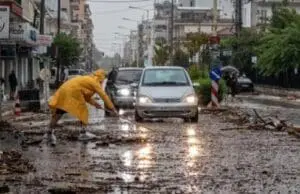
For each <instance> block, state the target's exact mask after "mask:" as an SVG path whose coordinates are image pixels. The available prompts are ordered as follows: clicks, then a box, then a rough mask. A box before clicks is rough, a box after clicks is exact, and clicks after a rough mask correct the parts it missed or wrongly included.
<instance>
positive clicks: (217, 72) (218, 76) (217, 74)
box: [209, 68, 222, 81]
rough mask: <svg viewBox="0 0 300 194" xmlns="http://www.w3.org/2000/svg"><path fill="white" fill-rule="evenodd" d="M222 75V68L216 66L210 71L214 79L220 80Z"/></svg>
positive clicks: (211, 77) (210, 75)
mask: <svg viewBox="0 0 300 194" xmlns="http://www.w3.org/2000/svg"><path fill="white" fill-rule="evenodd" d="M221 76H222V71H221V69H220V68H215V69H213V70H212V71H211V72H210V73H209V77H210V79H212V80H214V81H219V80H220V79H221Z"/></svg>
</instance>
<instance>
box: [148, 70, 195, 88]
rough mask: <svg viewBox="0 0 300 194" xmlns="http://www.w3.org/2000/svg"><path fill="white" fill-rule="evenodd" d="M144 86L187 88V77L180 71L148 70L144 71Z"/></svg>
mask: <svg viewBox="0 0 300 194" xmlns="http://www.w3.org/2000/svg"><path fill="white" fill-rule="evenodd" d="M142 84H143V85H144V86H189V85H190V83H189V81H188V78H187V75H186V73H185V71H184V70H182V69H149V70H146V71H145V74H144V78H143V83H142Z"/></svg>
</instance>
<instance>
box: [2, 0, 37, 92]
mask: <svg viewBox="0 0 300 194" xmlns="http://www.w3.org/2000/svg"><path fill="white" fill-rule="evenodd" d="M34 10H35V6H34V4H33V3H31V2H29V1H26V0H24V1H4V0H2V1H0V17H1V22H2V24H1V25H3V26H4V28H3V29H2V30H1V33H0V77H2V78H4V79H5V80H6V87H5V88H6V92H8V88H9V87H8V86H9V84H8V76H9V74H10V72H11V71H12V70H14V71H15V72H16V76H17V78H18V83H19V84H18V88H19V89H20V88H25V87H28V85H29V84H31V83H32V81H33V80H35V79H36V66H37V61H35V59H34V58H33V50H34V48H35V47H36V46H38V37H39V30H38V29H37V27H35V26H34V25H33V23H34V19H35V18H34V15H35V14H34Z"/></svg>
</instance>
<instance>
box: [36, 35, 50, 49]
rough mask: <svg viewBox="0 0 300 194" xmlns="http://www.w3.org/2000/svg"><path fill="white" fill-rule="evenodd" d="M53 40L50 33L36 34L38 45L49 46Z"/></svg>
mask: <svg viewBox="0 0 300 194" xmlns="http://www.w3.org/2000/svg"><path fill="white" fill-rule="evenodd" d="M52 42H53V37H52V36H51V35H41V34H40V35H39V36H38V45H40V46H51V44H52Z"/></svg>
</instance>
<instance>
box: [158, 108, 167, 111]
mask: <svg viewBox="0 0 300 194" xmlns="http://www.w3.org/2000/svg"><path fill="white" fill-rule="evenodd" d="M158 110H162V111H163V110H166V108H165V107H159V108H158Z"/></svg>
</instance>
